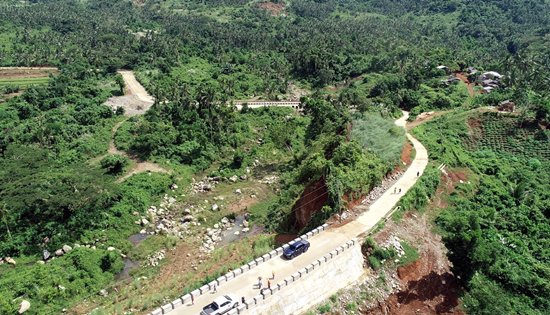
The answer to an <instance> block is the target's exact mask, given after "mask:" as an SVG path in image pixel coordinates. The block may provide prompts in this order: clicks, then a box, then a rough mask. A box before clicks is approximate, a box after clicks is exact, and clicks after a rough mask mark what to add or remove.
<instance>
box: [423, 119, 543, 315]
mask: <svg viewBox="0 0 550 315" xmlns="http://www.w3.org/2000/svg"><path fill="white" fill-rule="evenodd" d="M488 118H489V119H488ZM479 119H481V120H482V124H483V125H482V128H483V130H484V135H483V136H482V138H481V139H472V137H475V136H479V135H475V134H474V133H472V132H468V125H467V122H470V123H471V122H472V121H473V120H474V121H477V120H479ZM494 120H502V125H500V126H501V127H500V128H499V130H498V131H500V132H498V136H499V137H503V138H510V139H512V140H513V139H514V137H515V135H516V134H522V133H524V132H530V131H529V130H530V129H531V128H532V127H531V125H530V124H525V125H524V126H523V127H521V124H520V120H521V118H520V117H518V116H506V115H502V114H500V115H496V114H495V113H490V114H489V113H486V114H479V113H477V112H473V113H470V112H464V113H461V114H459V115H456V114H455V115H454V117H449V116H444V117H442V118H440V119H438V120H436V121H434V122H431V123H428V124H426V125H423V126H420V127H418V128H417V129H416V130H415V133H416V134H417V135H418V136H419V139H420V140H421V141H423V143H424V144H425V145H426V146H427V148H428V150H429V152H430V156H431V157H432V158H433V159H436V161H437V162H441V163H446V164H448V165H453V166H460V167H468V168H469V169H470V170H472V171H473V174H472V175H471V178H470V179H469V180H468V182H465V183H463V184H459V185H458V186H457V191H456V192H455V193H453V194H452V195H451V199H450V203H451V206H450V207H449V208H447V209H446V210H445V211H444V212H443V213H442V215H441V216H440V217H439V218H438V219H437V223H438V225H439V226H440V228H441V231H442V233H443V235H444V241H445V244H446V246H447V247H448V248H449V250H450V256H449V258H450V259H451V261H452V262H453V266H454V272H455V274H456V275H458V276H460V279H461V281H462V282H463V283H464V285H465V286H466V288H467V291H466V295H465V297H464V304H465V308H466V309H467V310H468V312H469V313H472V314H497V313H498V314H511V313H519V314H544V313H545V312H546V310H548V308H549V305H548V297H549V296H550V283H549V282H548V279H550V278H549V276H550V269H549V260H548V259H549V257H550V256H549V254H550V253H549V252H548V246H547V245H548V243H549V241H550V240H549V239H548V235H550V230H549V227H550V222H549V219H548V218H549V212H548V211H549V209H550V204H549V201H550V195H549V191H550V186H549V183H550V177H549V174H550V161H549V160H548V158H547V157H545V156H542V155H531V154H525V153H526V152H533V153H535V152H545V150H547V149H548V148H549V147H550V140H549V139H550V137H549V135H548V131H541V132H542V134H541V135H540V136H539V138H538V139H531V140H530V141H525V140H524V141H514V145H515V149H514V150H506V149H503V148H502V147H501V145H502V144H503V143H504V144H505V143H507V141H501V140H499V139H498V138H496V137H495V136H494V134H493V132H494V130H491V129H490V127H491V126H493V125H494ZM472 141H474V142H480V143H482V144H483V146H474V147H472V146H468V145H467V144H468V143H472ZM468 148H470V149H468Z"/></svg>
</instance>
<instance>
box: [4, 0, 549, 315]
mask: <svg viewBox="0 0 550 315" xmlns="http://www.w3.org/2000/svg"><path fill="white" fill-rule="evenodd" d="M262 4H264V3H263V2H258V1H245V0H209V1H201V2H197V1H190V0H181V1H180V0H145V1H126V0H97V1H91V0H80V1H78V0H31V1H2V3H0V66H10V67H12V66H56V67H58V68H59V73H58V74H55V75H51V76H50V78H49V79H48V80H47V83H44V84H42V85H30V86H28V87H25V88H23V87H20V86H17V85H16V84H15V83H14V84H11V85H10V84H9V82H8V84H7V85H5V86H2V85H0V94H6V95H7V94H12V93H14V92H15V94H16V95H14V96H15V97H13V98H11V99H9V100H7V101H5V102H0V129H1V131H2V132H1V133H0V215H1V216H0V258H2V257H8V256H10V257H15V258H16V260H17V267H13V268H11V266H7V264H4V265H2V266H0V275H1V277H0V313H2V314H3V313H6V314H12V313H14V312H16V311H17V308H18V305H19V302H20V299H21V297H24V298H26V299H29V300H30V301H31V302H32V305H33V307H32V308H31V310H30V312H31V313H33V314H44V313H58V312H60V311H61V310H62V309H63V308H71V307H74V306H75V305H77V304H78V303H79V302H80V301H82V300H83V299H85V298H88V297H90V296H92V295H97V292H98V291H100V290H101V289H102V288H104V287H106V286H108V285H111V284H113V283H114V281H115V276H116V275H117V274H119V272H120V270H121V269H122V268H123V259H122V258H121V257H122V256H120V255H118V254H115V252H113V251H108V250H107V248H108V247H110V246H111V245H113V246H115V247H116V248H117V250H121V251H122V252H124V253H129V252H130V253H132V252H135V250H133V249H132V248H133V245H132V244H131V243H130V242H129V241H128V237H129V236H130V235H132V234H134V233H137V232H138V231H139V230H140V226H139V225H136V224H135V220H136V213H137V214H138V215H144V214H147V212H146V211H147V209H148V207H150V206H151V205H152V204H155V203H158V202H159V200H162V198H163V195H165V194H171V195H170V196H174V197H178V198H179V197H180V196H181V197H182V199H183V200H187V199H186V198H191V197H190V196H185V194H187V191H183V190H181V189H180V190H175V191H170V188H169V187H174V184H175V183H177V184H179V185H180V186H185V187H188V186H190V185H193V184H194V183H195V181H194V180H195V178H197V179H198V178H199V177H203V176H208V177H212V178H214V177H215V178H225V180H226V181H227V179H228V178H232V177H233V176H238V177H243V178H246V177H247V176H249V177H252V175H250V171H251V169H253V170H254V168H255V167H256V166H257V164H260V163H258V162H257V161H261V164H263V166H262V167H261V171H262V172H268V171H270V172H273V174H276V175H277V176H278V177H280V181H279V182H278V183H277V186H276V188H274V189H273V191H274V192H273V195H274V196H273V197H270V199H269V200H265V201H262V202H261V204H260V206H257V207H252V208H251V210H250V212H251V220H252V222H253V223H254V224H258V225H261V226H262V227H264V228H265V233H266V234H268V233H275V232H279V233H298V232H300V230H302V229H303V228H300V229H298V230H296V227H295V226H294V224H293V222H292V214H293V211H295V209H294V210H293V205H294V204H295V203H296V201H297V200H299V198H300V195H301V194H302V193H303V191H304V189H305V188H306V187H308V185H312V184H313V183H316V182H322V183H324V185H326V189H327V192H326V195H327V202H326V204H325V206H324V207H323V208H322V210H321V211H319V212H317V213H315V214H314V215H313V216H312V218H311V220H310V221H309V223H308V225H309V226H308V227H314V226H316V225H318V224H322V222H324V221H325V220H326V219H327V218H329V217H330V216H332V215H334V214H335V213H338V212H340V211H342V210H343V209H345V208H346V206H347V201H346V200H348V199H346V198H348V197H352V198H359V197H360V196H364V195H365V194H367V193H368V192H369V191H370V190H371V189H372V188H373V187H375V186H376V185H378V184H379V183H380V182H381V180H382V178H383V177H384V176H385V175H387V174H388V173H390V172H391V171H392V170H393V169H394V168H395V167H396V166H397V165H399V164H400V163H401V162H400V159H399V155H400V152H401V149H402V147H403V144H404V142H405V137H404V134H403V132H402V131H401V130H399V129H398V128H396V127H394V126H393V122H392V120H393V119H395V118H396V117H399V116H400V115H401V110H408V111H410V113H411V119H414V118H415V117H416V115H418V114H420V113H421V112H425V111H452V112H451V114H448V115H450V116H454V117H452V118H448V117H449V116H444V117H442V118H441V119H438V120H435V121H433V122H430V123H428V124H426V125H423V126H420V127H418V129H416V130H415V134H416V135H417V136H418V137H419V140H421V141H422V142H423V143H425V145H426V146H427V148H428V150H429V152H430V158H431V159H434V160H435V161H436V163H446V164H448V165H450V166H454V167H468V168H469V169H471V170H472V174H473V177H472V182H473V183H474V185H472V186H461V187H460V188H459V189H458V192H457V193H456V194H455V195H453V196H452V198H451V201H452V202H451V203H450V206H449V208H448V209H446V210H444V211H443V212H442V214H441V215H440V216H439V217H438V218H437V220H436V222H437V224H438V226H439V227H440V229H441V233H442V235H443V236H444V242H445V244H446V246H447V247H448V248H449V249H450V255H449V258H450V260H451V262H452V263H453V264H454V267H455V270H454V272H455V274H456V275H459V276H461V279H462V280H461V285H462V286H463V289H464V297H463V301H464V304H465V305H464V309H465V310H467V312H468V313H472V314H496V313H499V314H544V313H545V311H546V310H547V309H548V308H549V305H548V300H550V293H549V292H550V291H549V282H548V281H549V280H548V279H549V278H550V275H549V271H548V268H549V267H548V266H549V261H548V259H549V258H550V254H549V253H548V250H547V248H548V246H545V244H546V245H547V244H548V233H547V232H548V231H547V230H548V226H549V225H548V215H549V213H548V209H549V205H548V202H549V196H548V191H550V190H549V189H550V188H549V187H548V182H549V181H548V178H547V177H548V176H547V175H548V174H550V173H549V172H548V154H549V153H548V147H549V146H550V145H549V140H548V139H549V134H548V129H547V128H548V123H549V121H550V118H549V115H550V94H549V90H548V87H549V86H550V78H549V75H548V74H549V73H550V44H549V43H550V3H549V2H548V1H546V0H526V1H512V0H506V1H497V0H494V1H493V0H490V1H481V0H474V1H466V0H422V1H413V0H405V1H389V0H368V1H359V0H357V1H355V0H353V1H334V0H298V1H287V2H284V1H274V2H273V3H272V4H273V5H274V7H276V8H278V11H270V10H268V9H266V8H265V7H264V6H262ZM440 65H445V66H447V67H448V69H449V70H448V73H446V72H445V71H443V70H441V69H438V68H437V66H440ZM468 67H476V68H477V69H479V72H480V73H481V72H484V71H489V70H492V71H498V72H500V73H502V74H503V75H505V76H504V78H503V79H502V85H501V88H499V89H497V90H495V91H493V92H491V93H489V94H483V95H481V94H479V90H475V91H474V92H475V93H474V95H470V93H469V92H470V91H469V90H468V87H467V85H466V84H465V83H464V82H454V83H453V84H443V83H442V82H443V81H445V80H446V79H448V76H449V75H450V74H451V73H452V72H453V71H456V72H460V73H466V71H467V68H468ZM118 69H130V70H133V71H134V72H135V74H136V77H137V78H138V80H139V81H140V83H141V84H143V86H144V87H145V88H146V90H147V91H148V92H149V93H150V94H151V95H152V96H153V97H154V98H155V100H156V101H155V104H154V105H153V106H152V107H151V109H150V110H149V111H148V112H147V113H146V114H145V115H143V116H136V117H126V116H124V110H122V109H116V110H113V109H112V108H110V107H108V106H106V105H105V101H106V100H107V99H109V98H110V97H116V96H120V95H121V94H123V93H124V84H123V83H124V82H123V81H122V77H121V76H120V75H119V74H117V72H116V71H117V70H118ZM474 79H475V77H472V82H473V81H474ZM457 81H459V80H457ZM478 81H479V80H478ZM296 91H299V93H296ZM248 99H268V100H286V99H295V100H298V99H299V100H301V103H302V107H301V109H300V110H301V112H300V113H295V112H292V111H291V110H289V109H284V108H264V109H249V108H248V107H247V106H246V105H245V106H244V109H243V110H242V111H240V112H239V111H236V108H235V107H234V106H233V104H232V103H233V101H236V100H248ZM505 100H513V101H514V102H515V104H516V106H517V109H518V111H517V112H518V113H519V114H517V115H516V114H512V115H509V116H505V117H501V116H498V115H495V116H491V115H492V114H491V113H489V114H483V113H477V112H475V108H486V107H487V106H493V107H494V106H498V105H499V104H500V103H501V102H502V101H505ZM472 109H473V112H474V114H472V112H471V111H470V110H472ZM472 117H473V118H472ZM468 119H474V120H476V122H478V120H479V124H478V125H476V124H471V126H470V127H471V128H470V127H468V126H469V125H468V124H467V123H468V122H469V120H468ZM115 126H116V128H115ZM117 128H118V129H117ZM110 141H113V145H114V146H116V148H118V149H119V150H124V151H125V152H128V156H129V157H131V158H129V157H127V156H118V155H112V154H107V152H109V151H108V150H109V144H110ZM138 160H139V161H154V162H157V163H159V164H160V165H162V166H163V167H165V168H167V169H170V171H171V173H170V174H168V173H159V174H154V173H150V174H137V175H133V176H130V177H128V178H127V179H124V180H123V181H122V178H123V177H122V176H123V174H124V173H125V172H127V171H128V169H130V168H132V167H133V166H134V164H135V163H136V162H135V161H138ZM252 172H254V171H252ZM258 172H259V171H258ZM270 174H271V173H270ZM258 176H259V175H258ZM191 178H193V181H191ZM433 178H435V176H431V175H430V176H428V179H427V181H430V180H432V179H433ZM176 186H177V185H176ZM430 187H431V186H430ZM434 187H435V186H434ZM434 187H431V188H430V189H427V190H426V192H424V191H422V194H420V193H419V194H418V196H420V197H418V196H417V197H418V198H424V199H426V195H427V194H428V191H432V190H434V189H435V188H434ZM432 188H434V189H432ZM229 189H231V188H229ZM344 196H346V198H343V197H344ZM418 198H417V199H418ZM201 201H202V200H201ZM416 202H418V200H416V201H414V202H413V203H416ZM418 203H424V201H421V202H418ZM186 206H187V205H186ZM180 210H181V209H180ZM231 215H233V217H234V216H235V214H234V213H233V214H231ZM213 217H214V218H215V219H216V220H218V219H220V218H218V217H216V215H213ZM201 219H203V220H204V221H202V222H203V223H204V225H206V224H207V223H208V224H210V223H212V225H213V224H214V223H215V222H217V221H214V219H213V218H212V217H210V216H208V215H201ZM206 221H208V222H207V223H205V222H206ZM138 224H139V222H138ZM308 227H306V228H305V229H307V228H308ZM200 233H202V232H200ZM172 241H173V240H172V239H170V238H168V237H167V238H166V239H163V241H158V243H159V244H160V243H162V242H164V243H171V242H172ZM75 243H82V244H88V245H90V246H88V247H84V246H82V248H78V249H76V248H75V249H74V250H73V251H71V252H70V253H68V254H67V255H65V256H62V257H59V258H56V259H55V260H54V261H52V260H50V261H48V263H46V264H44V265H42V264H35V262H36V261H37V260H41V259H42V255H43V253H44V250H47V251H50V252H52V254H53V252H54V251H55V250H56V249H58V248H61V247H62V246H63V245H64V244H75ZM164 243H163V244H164ZM93 244H96V245H97V249H94V250H92V249H91V246H92V245H93ZM511 244H513V245H514V246H512V245H511ZM155 246H160V245H158V244H155ZM94 247H96V246H94ZM140 255H141V256H140ZM136 256H139V257H141V258H144V257H146V256H147V255H143V253H138V254H136ZM142 256H143V257H142ZM44 260H46V259H44ZM60 270H64V271H65V272H64V273H63V272H60ZM152 273H153V274H154V272H152V271H145V272H143V273H141V274H140V275H146V276H148V277H150V276H151V274H152ZM212 276H213V275H212V274H209V275H208V277H212ZM198 283H201V282H189V283H187V284H186V286H187V287H186V289H189V286H192V285H196V284H198ZM60 286H61V287H62V288H63V289H60ZM163 299H164V296H160V295H159V296H155V297H154V298H151V299H150V300H147V302H143V303H141V302H140V303H141V304H139V303H138V304H139V305H138V306H136V308H139V309H140V310H141V311H145V310H146V309H147V308H150V307H151V306H152V305H151V304H155V303H156V304H158V303H160V302H161V301H162V300H163ZM14 301H17V302H14ZM131 302H132V301H131ZM131 302H130V303H129V304H131ZM105 303H107V302H105ZM127 308H131V305H130V306H127ZM107 309H108V308H106V310H107ZM109 310H111V311H112V310H113V309H109Z"/></svg>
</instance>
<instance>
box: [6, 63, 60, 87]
mask: <svg viewBox="0 0 550 315" xmlns="http://www.w3.org/2000/svg"><path fill="white" fill-rule="evenodd" d="M56 73H58V70H57V68H50V67H38V68H26V67H0V87H5V86H17V87H19V88H21V89H25V88H28V87H29V86H32V85H38V84H45V83H47V82H48V80H49V75H50V74H56Z"/></svg>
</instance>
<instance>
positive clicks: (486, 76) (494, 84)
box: [478, 71, 503, 94]
mask: <svg viewBox="0 0 550 315" xmlns="http://www.w3.org/2000/svg"><path fill="white" fill-rule="evenodd" d="M502 77H503V76H502V75H501V74H500V73H498V72H496V71H488V72H484V73H483V74H481V75H480V76H479V78H478V82H479V83H480V84H481V86H482V87H483V89H482V90H481V93H482V94H486V93H490V92H492V91H493V90H494V89H498V88H499V87H500V86H501V84H502V83H501V79H502Z"/></svg>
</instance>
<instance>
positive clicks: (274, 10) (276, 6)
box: [258, 2, 285, 16]
mask: <svg viewBox="0 0 550 315" xmlns="http://www.w3.org/2000/svg"><path fill="white" fill-rule="evenodd" d="M258 7H260V8H262V9H264V10H266V11H268V12H269V13H270V14H271V15H272V16H279V15H281V14H282V13H283V12H284V10H285V4H284V2H281V3H273V2H262V3H259V4H258Z"/></svg>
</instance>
